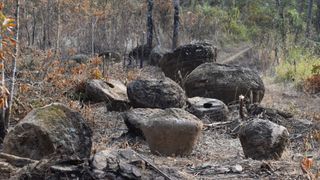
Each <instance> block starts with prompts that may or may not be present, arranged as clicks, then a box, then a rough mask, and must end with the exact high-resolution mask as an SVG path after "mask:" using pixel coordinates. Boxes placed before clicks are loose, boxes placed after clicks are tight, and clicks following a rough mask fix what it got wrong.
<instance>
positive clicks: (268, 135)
mask: <svg viewBox="0 0 320 180" xmlns="http://www.w3.org/2000/svg"><path fill="white" fill-rule="evenodd" d="M239 138H240V142H241V145H242V149H243V152H244V155H245V156H246V157H247V158H252V159H257V160H267V159H275V160H277V159H279V158H281V155H282V153H283V151H284V150H285V148H286V146H287V145H288V139H289V133H288V131H287V129H286V128H285V127H283V126H280V125H277V124H275V123H273V122H271V121H268V120H262V119H253V120H250V121H249V122H247V123H246V124H244V126H243V127H242V128H241V129H240V132H239Z"/></svg>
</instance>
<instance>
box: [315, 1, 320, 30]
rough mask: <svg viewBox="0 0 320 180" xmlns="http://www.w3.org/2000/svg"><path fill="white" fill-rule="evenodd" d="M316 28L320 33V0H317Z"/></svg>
mask: <svg viewBox="0 0 320 180" xmlns="http://www.w3.org/2000/svg"><path fill="white" fill-rule="evenodd" d="M316 30H317V33H318V34H320V0H317V20H316Z"/></svg>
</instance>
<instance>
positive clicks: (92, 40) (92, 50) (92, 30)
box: [91, 16, 94, 56]
mask: <svg viewBox="0 0 320 180" xmlns="http://www.w3.org/2000/svg"><path fill="white" fill-rule="evenodd" d="M91 54H92V56H94V16H92V18H91Z"/></svg>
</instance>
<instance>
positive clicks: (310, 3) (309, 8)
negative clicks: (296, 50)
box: [306, 0, 313, 38]
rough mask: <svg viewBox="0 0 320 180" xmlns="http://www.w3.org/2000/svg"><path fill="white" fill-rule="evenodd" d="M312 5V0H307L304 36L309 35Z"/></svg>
mask: <svg viewBox="0 0 320 180" xmlns="http://www.w3.org/2000/svg"><path fill="white" fill-rule="evenodd" d="M312 5H313V0H309V3H308V17H307V29H306V37H307V38H309V37H310V26H311V21H312Z"/></svg>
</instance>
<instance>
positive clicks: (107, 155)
mask: <svg viewBox="0 0 320 180" xmlns="http://www.w3.org/2000/svg"><path fill="white" fill-rule="evenodd" d="M132 162H135V164H137V163H138V164H139V163H140V164H143V163H144V162H143V161H142V160H141V159H140V158H139V157H138V156H137V155H136V153H135V152H134V151H133V150H131V149H120V150H111V149H106V150H103V151H100V152H98V153H96V154H95V155H94V157H93V161H92V166H93V168H94V169H96V170H100V171H103V172H102V173H101V175H102V174H104V175H103V177H104V178H106V179H108V178H110V177H119V178H120V177H121V178H125V179H139V178H141V177H142V175H144V176H149V175H147V173H148V172H147V171H144V170H143V169H142V167H138V166H136V165H134V164H133V163H132ZM143 171H144V172H143ZM143 173H144V174H143ZM101 175H100V176H101Z"/></svg>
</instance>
